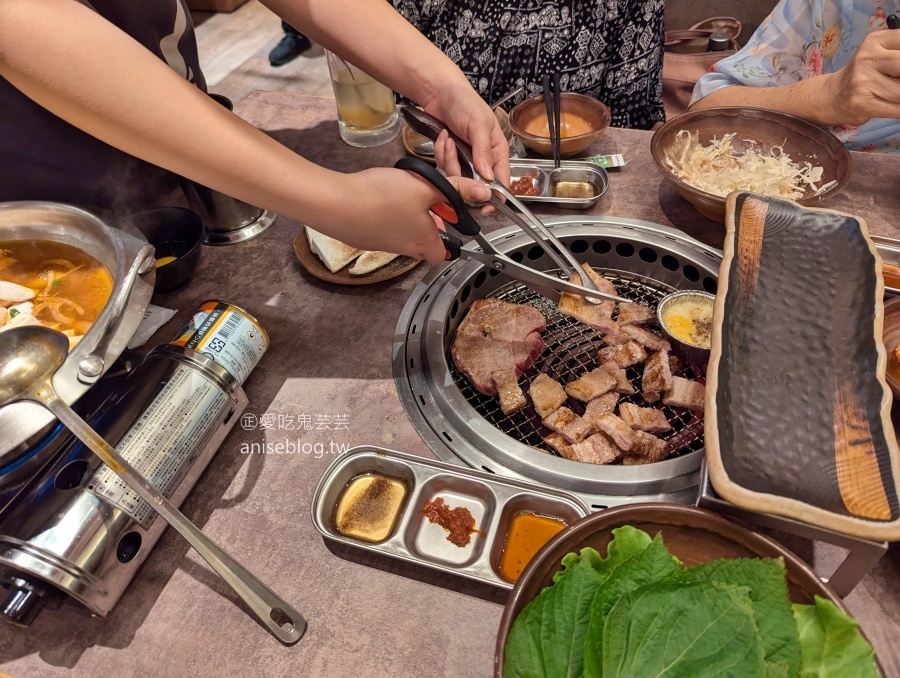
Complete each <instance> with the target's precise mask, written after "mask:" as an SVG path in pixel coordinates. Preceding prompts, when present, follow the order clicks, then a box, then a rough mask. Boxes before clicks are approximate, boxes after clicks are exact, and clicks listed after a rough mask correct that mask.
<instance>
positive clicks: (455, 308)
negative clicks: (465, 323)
mask: <svg viewBox="0 0 900 678" xmlns="http://www.w3.org/2000/svg"><path fill="white" fill-rule="evenodd" d="M457 313H459V300H457V301H454V302H453V306H451V307H450V317H451V318H455V317H456V314H457Z"/></svg>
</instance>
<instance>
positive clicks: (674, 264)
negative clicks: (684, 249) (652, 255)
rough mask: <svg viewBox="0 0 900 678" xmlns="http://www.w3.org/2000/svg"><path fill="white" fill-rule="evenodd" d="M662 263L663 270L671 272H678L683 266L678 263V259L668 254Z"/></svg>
mask: <svg viewBox="0 0 900 678" xmlns="http://www.w3.org/2000/svg"><path fill="white" fill-rule="evenodd" d="M661 263H662V265H663V268H665V269H666V270H669V271H677V270H678V269H679V268H680V267H681V264H679V263H678V259H676V258H675V257H673V256H672V255H671V254H667V255H666V256H664V257H663V258H662V262H661Z"/></svg>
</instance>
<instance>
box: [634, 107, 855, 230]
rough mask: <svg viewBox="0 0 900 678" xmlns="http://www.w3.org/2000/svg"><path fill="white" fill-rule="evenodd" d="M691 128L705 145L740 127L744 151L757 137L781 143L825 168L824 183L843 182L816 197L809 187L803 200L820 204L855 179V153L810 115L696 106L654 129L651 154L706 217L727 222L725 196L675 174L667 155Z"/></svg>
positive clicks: (737, 143) (795, 156) (738, 146)
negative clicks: (809, 118)
mask: <svg viewBox="0 0 900 678" xmlns="http://www.w3.org/2000/svg"><path fill="white" fill-rule="evenodd" d="M681 130H687V131H688V132H691V133H697V134H698V135H699V140H700V143H701V144H703V145H704V146H705V145H706V144H708V143H709V142H710V141H711V140H712V139H713V138H714V137H717V138H719V139H721V138H722V137H723V136H724V135H726V134H731V133H732V132H734V133H735V134H736V136H735V137H734V140H733V141H732V146H733V147H734V148H735V150H736V151H737V152H738V153H740V152H742V151H743V150H745V149H746V148H748V146H749V144H748V143H747V141H745V140H752V141H755V142H756V143H758V144H760V145H761V146H764V147H767V148H771V147H773V146H781V147H783V148H784V151H785V152H786V153H787V154H788V155H789V156H790V157H791V159H792V160H793V161H794V162H803V161H806V160H808V161H809V162H811V163H813V165H818V166H821V167H822V168H824V172H823V174H822V183H821V184H820V185H822V186H824V185H825V184H827V183H828V182H830V181H833V180H834V181H837V184H836V185H835V186H833V187H832V188H830V189H828V190H827V191H825V192H824V193H822V194H820V195H818V196H813V193H814V191H813V190H811V189H809V188H807V190H806V194H805V195H804V196H803V197H802V198H800V199H799V200H798V201H797V202H799V203H800V204H801V205H806V206H810V205H815V204H816V203H818V202H821V201H822V200H826V199H828V198H829V197H830V196H832V195H834V194H835V193H837V192H838V191H840V190H841V189H842V188H844V186H846V185H847V182H848V181H850V174H851V173H852V171H853V160H852V159H851V157H850V152H849V151H848V150H847V148H846V147H845V146H844V144H843V143H841V142H840V141H839V140H838V139H837V137H835V136H834V135H833V134H831V132H828V131H827V130H824V129H822V128H821V127H816V126H815V125H813V124H812V123H810V122H807V121H806V120H802V119H800V118H795V117H794V116H792V115H787V114H785V113H775V112H774V111H766V110H763V109H761V108H742V107H722V108H706V109H702V110H699V111H691V112H689V113H685V114H684V115H679V116H678V117H676V118H672V119H671V120H669V121H668V122H667V123H666V124H665V125H663V126H662V127H660V128H659V129H658V130H656V132H655V133H654V134H653V138H652V139H651V140H650V153H651V155H652V156H653V161H654V162H655V163H656V167H657V168H658V169H659V171H660V172H662V175H663V176H664V177H665V178H666V181H668V182H669V183H670V184H672V186H674V187H675V190H677V191H678V192H679V193H680V194H681V195H682V197H683V198H684V199H685V200H687V201H688V202H690V203H691V204H692V205H693V206H694V207H696V208H697V211H698V212H700V214H702V215H703V216H705V217H707V218H709V219H712V220H713V221H718V222H719V223H722V224H724V223H725V198H724V197H719V196H717V195H713V194H711V193H706V192H705V191H701V190H699V189H696V188H694V187H693V186H691V185H690V184H687V183H685V182H684V181H682V180H681V179H678V178H677V177H675V175H674V174H673V173H672V170H670V169H669V167H668V165H666V154H667V153H668V152H669V149H670V148H671V147H672V145H673V144H674V142H675V135H676V134H678V132H680V131H681Z"/></svg>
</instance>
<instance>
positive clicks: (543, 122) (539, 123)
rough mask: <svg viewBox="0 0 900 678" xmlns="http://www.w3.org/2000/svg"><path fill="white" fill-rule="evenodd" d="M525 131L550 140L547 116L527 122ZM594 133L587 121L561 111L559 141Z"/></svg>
mask: <svg viewBox="0 0 900 678" xmlns="http://www.w3.org/2000/svg"><path fill="white" fill-rule="evenodd" d="M525 131H526V132H528V134H533V135H534V136H536V137H546V138H547V139H549V138H550V123H548V122H547V116H546V115H545V116H543V117H537V118H535V119H534V120H530V121H528V124H526V125H525ZM593 131H594V128H593V126H592V125H591V123H590V122H589V121H588V120H585V119H584V118H582V117H581V116H580V115H577V114H575V113H566V112H565V111H563V112H562V113H561V114H560V116H559V136H560V138H561V139H566V138H568V137H577V136H580V135H582V134H590V133H591V132H593Z"/></svg>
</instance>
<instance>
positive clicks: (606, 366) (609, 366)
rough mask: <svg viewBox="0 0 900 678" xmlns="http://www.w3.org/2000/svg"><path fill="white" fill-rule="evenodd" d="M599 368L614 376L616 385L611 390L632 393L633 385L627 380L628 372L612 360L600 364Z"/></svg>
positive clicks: (624, 393) (626, 393)
mask: <svg viewBox="0 0 900 678" xmlns="http://www.w3.org/2000/svg"><path fill="white" fill-rule="evenodd" d="M600 369H601V370H606V371H607V372H609V374H610V376H613V377H615V379H616V385H615V386H614V387H613V390H614V391H615V392H616V393H621V394H622V395H632V394H633V393H634V386H632V385H631V382H630V381H628V373H627V372H626V371H625V370H623V369H622V368H621V367H619V366H618V365H616V364H615V363H614V362H613V361H612V360H610V361H609V362H608V363H603V364H602V365H601V366H600Z"/></svg>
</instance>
